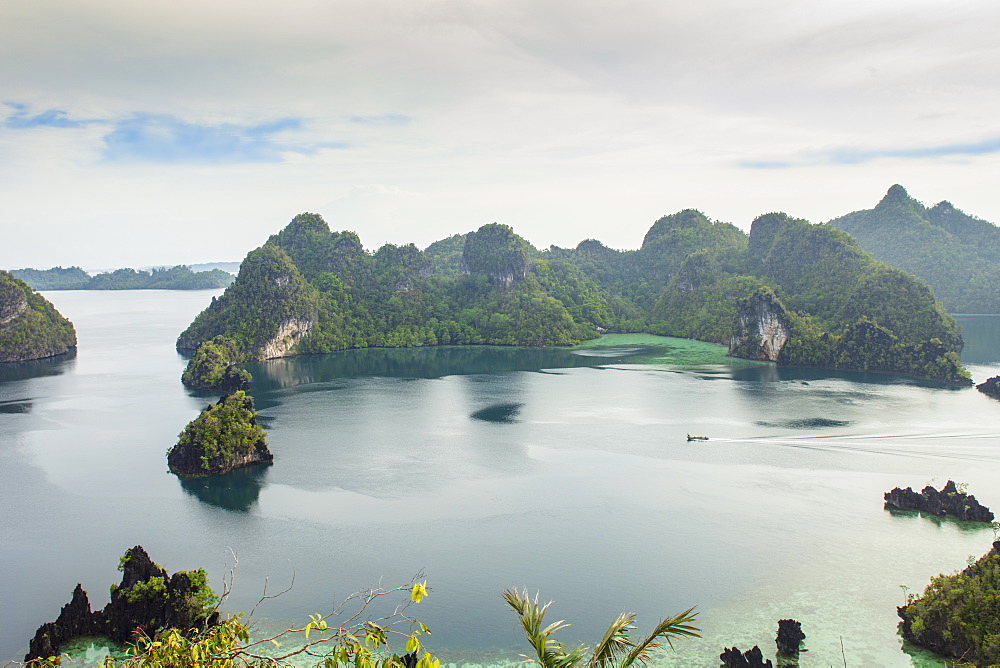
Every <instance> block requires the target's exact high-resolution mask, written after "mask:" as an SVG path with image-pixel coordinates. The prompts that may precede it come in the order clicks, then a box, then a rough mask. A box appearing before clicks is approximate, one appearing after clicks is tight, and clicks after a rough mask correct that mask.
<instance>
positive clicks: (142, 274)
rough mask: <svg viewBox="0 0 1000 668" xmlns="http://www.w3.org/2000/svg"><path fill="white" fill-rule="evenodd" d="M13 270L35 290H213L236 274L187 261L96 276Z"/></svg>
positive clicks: (59, 269)
mask: <svg viewBox="0 0 1000 668" xmlns="http://www.w3.org/2000/svg"><path fill="white" fill-rule="evenodd" d="M10 273H11V274H13V275H14V276H15V277H16V278H19V279H21V280H22V281H24V282H25V283H27V284H28V285H30V286H31V287H32V288H34V289H35V290H210V289H215V288H224V287H226V286H227V285H229V284H230V283H232V282H233V276H232V274H230V273H228V272H225V271H222V270H221V269H212V270H211V271H200V272H194V271H191V269H190V268H189V267H186V266H184V265H178V266H176V267H171V268H169V269H168V268H165V267H164V268H153V269H151V270H150V271H142V270H136V269H129V268H125V269H116V270H114V271H109V272H105V273H102V274H96V275H94V276H90V275H88V274H87V272H85V271H84V270H83V269H81V268H80V267H69V268H67V269H64V268H62V267H53V268H52V269H15V270H13V271H11V272H10Z"/></svg>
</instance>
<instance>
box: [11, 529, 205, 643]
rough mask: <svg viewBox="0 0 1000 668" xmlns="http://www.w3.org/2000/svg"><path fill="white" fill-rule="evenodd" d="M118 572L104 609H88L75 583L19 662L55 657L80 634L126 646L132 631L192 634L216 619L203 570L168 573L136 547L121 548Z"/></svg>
mask: <svg viewBox="0 0 1000 668" xmlns="http://www.w3.org/2000/svg"><path fill="white" fill-rule="evenodd" d="M118 570H120V571H122V581H121V584H119V585H111V602H110V603H108V604H107V605H106V606H104V609H103V610H98V611H91V609H90V600H89V599H88V598H87V592H86V591H84V590H83V587H81V586H80V585H79V584H78V585H76V589H74V590H73V598H72V600H71V601H70V602H69V603H67V604H66V605H64V606H63V607H62V610H61V611H60V612H59V617H58V618H57V619H56V621H54V622H47V623H45V624H42V625H41V626H40V627H39V628H38V631H36V632H35V637H34V638H32V639H31V643H30V644H29V650H28V654H27V656H25V657H24V660H25V661H32V660H34V659H48V658H49V657H58V656H59V653H60V649H61V647H62V646H63V645H64V644H65V643H66V642H68V641H70V640H73V639H74V638H80V637H84V636H103V637H106V638H110V639H111V640H113V641H114V642H117V643H120V644H125V643H128V642H131V641H132V640H133V638H134V637H135V636H136V635H137V634H145V635H146V636H148V637H150V638H151V637H153V636H154V635H155V633H156V631H157V630H159V629H161V628H176V629H183V630H185V631H186V632H192V631H194V632H196V631H199V630H202V629H205V628H207V627H209V626H214V625H216V624H218V623H219V613H218V612H216V611H215V606H216V603H217V602H218V598H217V597H216V596H215V592H213V591H212V588H211V587H210V586H209V585H208V576H207V575H206V573H205V571H204V569H200V568H199V569H198V570H196V571H177V572H176V573H174V574H173V575H170V574H169V573H167V571H165V570H164V569H163V568H162V567H160V566H158V565H157V564H155V563H153V560H152V559H150V558H149V555H148V554H147V553H146V550H144V549H142V546H140V545H136V546H135V547H133V548H132V549H130V550H127V551H126V552H125V555H124V556H123V557H122V558H121V562H120V563H119V565H118Z"/></svg>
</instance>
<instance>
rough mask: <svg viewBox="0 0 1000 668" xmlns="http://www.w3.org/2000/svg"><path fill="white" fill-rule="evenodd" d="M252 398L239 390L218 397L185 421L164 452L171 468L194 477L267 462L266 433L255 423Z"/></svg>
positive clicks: (180, 474)
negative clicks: (182, 429)
mask: <svg viewBox="0 0 1000 668" xmlns="http://www.w3.org/2000/svg"><path fill="white" fill-rule="evenodd" d="M256 418H257V411H256V410H255V409H254V404H253V397H251V396H250V395H248V394H246V393H245V392H243V391H242V390H237V391H236V392H233V393H232V394H229V395H226V396H224V397H222V398H220V399H219V401H218V402H217V403H215V404H209V405H208V407H207V408H206V409H205V410H203V411H202V412H201V414H200V415H199V416H198V417H196V418H195V419H194V420H192V421H191V422H189V423H188V425H187V427H185V428H184V431H182V432H181V433H180V434H179V436H178V438H177V443H176V444H175V445H174V446H173V447H172V448H170V450H169V451H168V452H167V465H168V466H169V467H170V471H171V472H172V473H175V474H177V475H179V476H184V477H194V476H205V475H215V474H218V473H225V472H226V471H232V470H233V469H237V468H242V467H244V466H251V465H254V464H270V463H271V462H272V461H274V456H273V455H271V451H270V450H268V448H267V433H266V432H265V431H264V430H263V429H261V427H260V425H258V424H257V419H256Z"/></svg>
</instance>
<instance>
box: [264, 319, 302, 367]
mask: <svg viewBox="0 0 1000 668" xmlns="http://www.w3.org/2000/svg"><path fill="white" fill-rule="evenodd" d="M315 325H316V319H315V318H314V317H304V316H297V317H292V318H288V319H287V320H283V321H282V322H281V323H280V324H279V325H278V332H277V333H276V334H275V335H274V336H273V337H272V338H271V339H270V340H268V341H265V342H264V344H263V345H262V346H261V347H260V354H259V355H258V358H259V359H262V360H270V359H275V358H278V357H287V356H288V355H289V354H290V353H291V351H292V348H293V347H294V346H295V344H296V343H298V342H299V341H301V340H302V339H304V338H305V337H306V335H307V334H309V333H310V332H311V331H312V330H313V327H314V326H315Z"/></svg>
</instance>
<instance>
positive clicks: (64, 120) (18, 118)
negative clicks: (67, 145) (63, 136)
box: [4, 102, 100, 130]
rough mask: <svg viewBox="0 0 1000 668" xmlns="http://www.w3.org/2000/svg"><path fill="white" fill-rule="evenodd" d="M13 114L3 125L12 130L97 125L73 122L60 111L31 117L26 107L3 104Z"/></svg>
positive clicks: (87, 121)
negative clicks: (12, 111)
mask: <svg viewBox="0 0 1000 668" xmlns="http://www.w3.org/2000/svg"><path fill="white" fill-rule="evenodd" d="M4 104H6V105H7V106H8V107H10V108H11V109H13V110H14V113H13V114H11V115H10V116H8V117H7V119H6V120H5V121H4V125H5V126H7V127H8V128H11V129H14V130H23V129H26V128H38V127H50V128H82V127H85V126H87V125H90V124H91V123H99V122H100V121H95V120H86V121H80V120H73V119H71V118H69V116H67V114H66V112H65V111H63V110H61V109H48V110H46V111H43V112H41V113H39V114H35V115H31V114H30V113H29V112H28V105H26V104H19V103H17V102H5V103H4Z"/></svg>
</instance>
